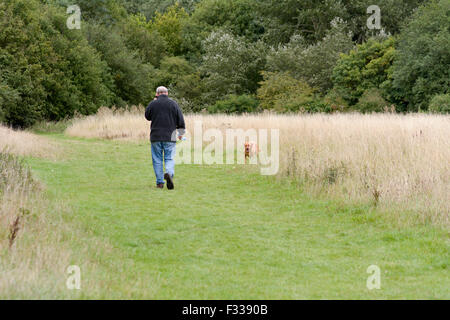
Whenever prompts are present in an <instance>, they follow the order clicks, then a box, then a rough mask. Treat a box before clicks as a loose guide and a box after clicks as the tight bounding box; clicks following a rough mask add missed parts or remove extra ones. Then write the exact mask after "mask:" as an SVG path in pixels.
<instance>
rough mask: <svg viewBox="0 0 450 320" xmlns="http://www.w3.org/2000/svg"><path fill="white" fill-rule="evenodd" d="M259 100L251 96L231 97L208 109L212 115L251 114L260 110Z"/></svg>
mask: <svg viewBox="0 0 450 320" xmlns="http://www.w3.org/2000/svg"><path fill="white" fill-rule="evenodd" d="M258 106H259V102H258V100H257V99H256V98H255V97H253V96H250V95H246V94H244V95H240V96H237V95H230V96H228V97H227V99H225V100H221V101H217V102H216V104H214V105H213V106H211V107H209V108H208V111H209V112H210V113H238V114H241V113H250V112H255V111H257V110H258Z"/></svg>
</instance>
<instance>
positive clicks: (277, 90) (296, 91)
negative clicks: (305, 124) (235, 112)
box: [257, 72, 332, 113]
mask: <svg viewBox="0 0 450 320" xmlns="http://www.w3.org/2000/svg"><path fill="white" fill-rule="evenodd" d="M262 75H263V77H264V81H262V82H261V83H260V88H259V89H258V94H257V97H258V99H259V101H260V105H261V108H262V109H264V110H274V111H277V112H309V113H313V112H331V111H332V109H331V106H330V105H329V104H328V103H327V102H326V101H324V100H323V99H322V98H320V97H319V96H318V95H317V94H316V90H315V89H313V88H311V87H310V86H309V84H308V83H307V82H306V81H303V80H297V79H295V78H293V77H292V76H291V75H290V74H289V73H280V72H262Z"/></svg>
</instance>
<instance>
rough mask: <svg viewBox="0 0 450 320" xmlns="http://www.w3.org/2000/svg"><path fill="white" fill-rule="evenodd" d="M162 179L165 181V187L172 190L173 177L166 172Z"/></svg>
mask: <svg viewBox="0 0 450 320" xmlns="http://www.w3.org/2000/svg"><path fill="white" fill-rule="evenodd" d="M164 180H166V181H167V189H169V190H173V188H174V185H173V179H172V177H171V175H170V174H168V173H166V174H165V175H164Z"/></svg>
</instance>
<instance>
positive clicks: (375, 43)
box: [333, 38, 395, 105]
mask: <svg viewBox="0 0 450 320" xmlns="http://www.w3.org/2000/svg"><path fill="white" fill-rule="evenodd" d="M394 44H395V41H394V39H393V38H388V39H386V40H384V41H379V40H377V39H375V38H372V39H370V40H369V41H367V42H366V43H364V44H362V45H358V46H357V47H356V48H355V49H353V50H352V51H350V53H349V54H344V55H341V58H340V59H339V61H338V62H337V65H336V67H335V68H334V70H333V83H334V88H335V89H336V90H338V91H339V92H340V93H341V94H342V96H343V98H344V99H345V100H346V101H347V102H348V103H350V104H351V105H353V104H355V103H357V102H358V100H359V98H360V97H361V96H362V95H363V94H364V92H365V91H366V90H368V89H371V88H380V87H388V86H389V85H388V84H387V83H388V82H389V83H390V77H389V74H390V72H391V68H392V63H393V60H394V54H395V49H394Z"/></svg>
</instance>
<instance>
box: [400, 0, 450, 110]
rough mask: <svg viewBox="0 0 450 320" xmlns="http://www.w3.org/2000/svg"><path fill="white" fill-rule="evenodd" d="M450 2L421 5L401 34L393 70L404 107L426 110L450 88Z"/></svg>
mask: <svg viewBox="0 0 450 320" xmlns="http://www.w3.org/2000/svg"><path fill="white" fill-rule="evenodd" d="M449 12H450V1H449V0H440V1H438V0H432V1H429V2H428V3H427V4H426V5H424V6H422V7H420V8H419V10H418V11H417V12H416V13H415V14H414V16H413V18H412V20H411V21H410V22H409V23H408V24H407V26H406V27H405V28H404V30H403V31H402V33H401V34H400V38H399V42H398V50H397V51H398V52H397V55H396V57H395V61H394V69H393V82H392V86H393V95H394V97H395V98H396V99H397V100H398V101H403V103H402V106H403V110H408V111H417V110H426V109H427V107H428V104H429V102H430V100H431V99H432V97H433V96H435V95H437V94H446V93H448V92H449V87H450V54H449V52H450V28H449V25H450V15H449Z"/></svg>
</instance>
